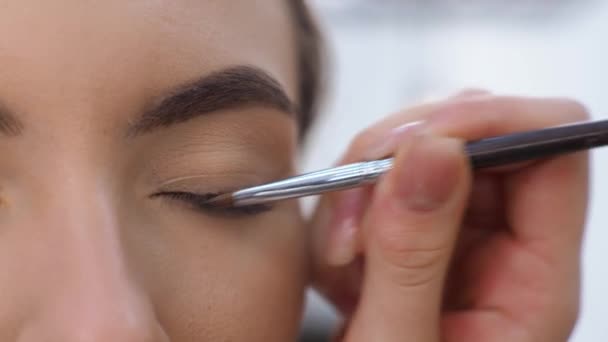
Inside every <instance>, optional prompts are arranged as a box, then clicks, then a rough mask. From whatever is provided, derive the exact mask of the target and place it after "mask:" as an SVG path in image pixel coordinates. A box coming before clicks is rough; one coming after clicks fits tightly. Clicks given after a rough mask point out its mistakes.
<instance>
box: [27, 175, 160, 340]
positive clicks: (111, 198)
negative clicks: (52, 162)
mask: <svg viewBox="0 0 608 342" xmlns="http://www.w3.org/2000/svg"><path fill="white" fill-rule="evenodd" d="M50 172H52V171H50ZM107 185H108V184H105V185H104V184H103V182H101V181H99V180H96V178H95V177H94V176H93V175H92V174H91V173H89V172H84V171H83V170H80V171H75V170H73V171H72V172H69V173H64V174H63V178H62V181H61V182H47V183H45V185H43V186H42V189H40V191H41V192H43V193H44V194H46V195H49V196H46V195H44V196H42V197H45V198H46V199H47V200H46V201H45V202H46V203H44V205H40V206H38V208H39V209H38V213H40V215H35V217H36V219H35V220H36V221H37V222H34V224H35V225H36V228H35V229H42V230H46V231H47V233H45V234H44V236H45V237H46V238H48V239H49V240H50V241H48V243H47V244H46V246H47V247H45V250H44V251H43V252H42V253H43V254H44V256H43V258H47V260H46V261H45V263H44V264H45V265H46V266H48V267H52V268H54V269H53V270H52V272H51V273H52V274H53V276H52V277H51V279H40V280H41V282H40V284H39V285H38V286H40V287H41V288H39V290H40V292H41V293H44V295H43V296H42V298H40V301H39V302H38V303H37V304H36V312H35V313H34V314H33V315H32V318H30V319H29V320H28V321H26V322H25V325H24V328H23V333H22V334H21V337H20V338H19V339H18V341H19V342H29V341H65V342H71V341H91V342H97V341H125V342H130V341H133V342H134V341H149V342H156V341H165V340H167V339H166V336H165V335H164V333H163V332H162V328H161V327H160V325H159V324H158V322H157V321H156V319H155V314H154V308H153V305H152V303H151V302H150V300H149V298H148V297H147V295H146V293H145V291H144V289H143V288H142V287H141V286H139V285H140V284H137V283H136V281H135V277H134V276H133V274H132V272H131V270H130V269H129V263H128V260H127V258H126V253H125V251H124V248H125V246H124V245H123V243H122V239H121V231H124V230H125V229H127V227H123V226H121V222H120V219H119V208H117V205H118V201H117V200H116V194H113V193H112V191H111V190H110V187H109V186H107ZM46 281H48V282H46Z"/></svg>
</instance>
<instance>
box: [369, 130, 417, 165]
mask: <svg viewBox="0 0 608 342" xmlns="http://www.w3.org/2000/svg"><path fill="white" fill-rule="evenodd" d="M422 123H423V121H422V120H419V121H414V122H409V123H406V124H404V125H401V126H398V127H395V128H393V129H391V130H390V132H389V133H388V134H387V136H386V138H385V139H383V140H381V141H379V142H378V143H377V144H375V145H372V146H371V147H370V148H369V150H368V151H367V152H366V153H365V154H364V158H365V159H366V160H374V159H378V158H382V157H387V156H389V155H391V154H393V153H394V152H395V149H396V148H397V146H399V143H400V142H401V141H403V140H404V139H406V137H407V136H409V135H412V134H413V133H414V132H415V131H416V130H417V129H419V127H420V126H421V125H422Z"/></svg>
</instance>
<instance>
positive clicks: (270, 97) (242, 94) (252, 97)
mask: <svg viewBox="0 0 608 342" xmlns="http://www.w3.org/2000/svg"><path fill="white" fill-rule="evenodd" d="M253 106H262V107H268V108H272V109H277V110H279V111H280V112H282V113H285V114H288V115H290V116H295V114H296V112H297V110H296V108H295V105H294V104H293V103H292V101H291V100H290V99H289V97H288V96H287V94H286V93H285V91H284V90H283V88H282V87H281V85H280V84H279V82H278V81H276V80H275V79H274V78H273V77H271V76H270V75H269V74H268V73H266V72H265V71H263V70H261V69H259V68H256V67H252V66H235V67H231V68H227V69H223V70H220V71H216V72H213V73H211V74H209V75H206V76H203V77H202V78H200V79H198V80H196V81H194V82H191V83H188V84H185V85H182V86H179V87H177V88H176V89H174V90H173V91H171V92H170V93H169V94H167V95H165V96H164V97H162V98H161V99H160V100H157V101H155V104H154V105H153V106H151V108H149V109H148V110H146V111H145V112H144V114H143V115H142V116H141V117H140V118H139V119H137V120H136V121H135V122H133V123H132V124H131V125H130V127H129V132H128V135H129V136H130V137H133V136H137V135H141V134H144V133H148V132H150V131H152V130H155V129H159V128H165V127H169V126H172V125H175V124H178V123H182V122H185V121H188V120H192V119H194V118H196V117H199V116H201V115H204V114H208V113H212V112H218V111H220V110H227V109H236V108H243V107H253Z"/></svg>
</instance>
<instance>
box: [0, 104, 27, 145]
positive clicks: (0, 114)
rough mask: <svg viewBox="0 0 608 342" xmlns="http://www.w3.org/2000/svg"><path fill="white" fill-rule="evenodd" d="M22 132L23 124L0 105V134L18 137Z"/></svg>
mask: <svg viewBox="0 0 608 342" xmlns="http://www.w3.org/2000/svg"><path fill="white" fill-rule="evenodd" d="M22 132H23V124H22V123H21V121H19V120H18V119H17V118H16V117H15V115H13V114H12V113H11V112H10V111H9V110H8V109H7V108H6V107H5V106H3V105H2V104H1V103H0V134H1V135H5V136H9V137H12V136H18V135H21V133H22Z"/></svg>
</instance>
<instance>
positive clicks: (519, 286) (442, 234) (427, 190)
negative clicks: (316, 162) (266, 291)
mask: <svg viewBox="0 0 608 342" xmlns="http://www.w3.org/2000/svg"><path fill="white" fill-rule="evenodd" d="M586 119H588V115H587V113H586V111H585V109H584V108H583V107H582V106H581V105H579V104H578V103H576V102H573V101H570V100H563V99H532V98H518V97H502V96H492V95H490V94H488V93H485V92H477V91H474V92H469V93H465V94H461V95H459V96H457V97H454V98H450V99H447V100H445V101H442V102H439V103H433V104H426V105H422V106H418V107H415V108H412V109H409V110H406V111H403V112H400V113H397V114H395V115H392V116H390V117H388V118H387V119H385V120H383V121H381V122H379V123H378V124H376V125H374V126H372V127H370V128H369V129H367V130H365V131H364V132H362V133H361V134H359V135H358V137H357V138H356V139H355V140H354V142H353V144H352V145H351V147H350V148H349V151H348V152H347V153H346V155H345V157H344V158H343V160H342V163H350V162H354V161H360V160H366V159H378V158H381V157H384V156H386V155H390V154H393V155H395V156H396V160H395V165H394V168H393V170H392V171H391V172H389V173H388V174H387V175H385V176H384V177H383V178H382V179H381V180H380V181H379V182H378V183H377V184H376V185H375V186H370V187H368V188H360V189H353V190H348V191H344V192H341V193H332V194H329V195H326V196H324V197H323V198H322V199H321V202H320V204H319V207H318V209H317V211H316V214H315V215H314V217H313V220H312V222H311V224H312V229H313V230H314V232H315V234H314V239H313V240H314V246H315V248H314V250H315V279H316V281H315V282H316V286H317V288H318V289H319V290H320V291H321V293H323V294H324V295H325V296H326V297H327V298H328V299H329V300H330V301H331V302H333V303H334V305H335V306H336V307H337V308H338V309H339V310H340V311H341V312H342V314H343V315H344V316H345V322H346V323H345V329H344V332H343V335H342V336H343V340H344V341H349V342H355V341H365V342H369V341H382V342H391V341H418V342H430V341H440V340H441V341H448V342H461V341H486V342H498V341H509V342H519V341H530V342H532V341H534V342H542V341H551V342H553V341H566V340H567V339H568V336H569V335H570V333H571V330H572V328H573V326H574V324H575V321H576V318H577V315H578V306H579V282H580V267H579V263H580V249H581V239H582V233H583V227H584V223H585V216H586V207H587V196H588V190H587V187H588V161H587V153H584V152H581V153H576V154H570V155H566V156H560V157H556V158H551V159H546V160H540V161H536V162H530V163H525V164H519V165H515V166H509V167H502V168H495V169H490V170H484V171H479V172H476V173H475V174H474V175H473V174H472V172H471V170H470V167H469V164H468V161H467V159H466V157H465V155H464V152H463V144H464V142H465V141H470V140H475V139H480V138H484V137H490V136H496V135H503V134H508V133H513V132H518V131H524V130H532V129H540V128H544V127H548V126H555V125H560V124H565V123H569V122H574V121H581V120H586ZM418 121H421V123H419V124H411V123H412V122H418Z"/></svg>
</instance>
